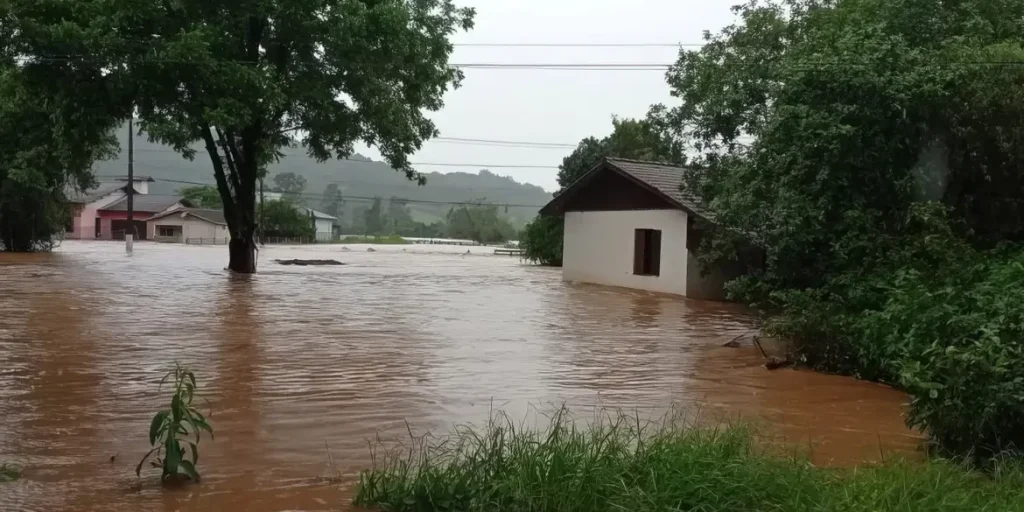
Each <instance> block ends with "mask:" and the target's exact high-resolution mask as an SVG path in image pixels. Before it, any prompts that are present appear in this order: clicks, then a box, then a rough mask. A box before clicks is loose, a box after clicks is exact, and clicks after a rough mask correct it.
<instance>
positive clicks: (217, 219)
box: [146, 208, 228, 226]
mask: <svg viewBox="0 0 1024 512" xmlns="http://www.w3.org/2000/svg"><path fill="white" fill-rule="evenodd" d="M171 215H179V216H181V215H188V216H190V217H195V218H197V219H202V220H205V221H206V222H209V223H211V224H219V225H221V226H227V225H228V223H227V221H225V220H224V212H223V211H221V210H206V209H203V208H178V209H175V210H171V211H169V212H167V213H165V214H163V215H156V216H154V217H151V218H149V219H146V222H149V221H151V220H157V219H162V218H164V217H170V216H171Z"/></svg>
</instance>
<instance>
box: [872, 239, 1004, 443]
mask: <svg viewBox="0 0 1024 512" xmlns="http://www.w3.org/2000/svg"><path fill="white" fill-rule="evenodd" d="M979 260H980V261H978V262H974V263H972V262H970V261H965V262H964V265H963V266H962V267H961V268H959V269H958V270H957V271H956V272H951V273H949V276H948V277H946V278H944V279H935V278H934V277H932V276H929V275H927V274H924V273H919V272H907V273H903V274H901V275H899V276H898V278H897V280H896V282H895V284H894V291H893V293H892V294H891V295H890V298H889V301H888V303H887V304H886V306H885V308H884V309H883V310H882V311H880V312H877V313H873V314H872V315H869V316H868V318H867V319H865V321H864V322H863V323H864V324H866V325H869V326H871V327H872V329H870V330H865V331H864V332H865V333H866V334H872V335H873V336H872V338H874V339H876V340H877V341H876V342H877V343H879V344H893V345H897V346H903V347H908V348H909V352H910V353H909V354H907V355H906V356H904V357H902V358H898V359H896V360H895V363H894V364H895V366H896V370H898V371H899V377H900V383H901V384H902V385H903V387H904V388H906V390H907V391H908V392H909V393H910V394H911V396H912V397H913V399H912V401H911V407H910V413H909V415H908V422H909V423H910V425H911V426H914V427H918V428H920V429H922V430H924V431H926V432H928V433H929V435H930V436H931V438H932V439H933V440H934V441H935V443H936V444H937V445H938V446H939V447H940V448H942V449H945V450H949V451H952V452H953V453H968V452H971V453H972V454H973V455H975V456H976V457H981V458H986V457H988V456H990V455H992V454H996V453H1000V452H1003V451H1007V450H1015V451H1019V450H1022V449H1024V251H1016V252H1011V253H1005V252H1002V251H999V252H995V253H984V254H982V255H981V256H980V258H979ZM883 324H884V325H888V327H889V329H888V331H887V334H886V335H885V336H881V329H880V327H881V326H882V325H883Z"/></svg>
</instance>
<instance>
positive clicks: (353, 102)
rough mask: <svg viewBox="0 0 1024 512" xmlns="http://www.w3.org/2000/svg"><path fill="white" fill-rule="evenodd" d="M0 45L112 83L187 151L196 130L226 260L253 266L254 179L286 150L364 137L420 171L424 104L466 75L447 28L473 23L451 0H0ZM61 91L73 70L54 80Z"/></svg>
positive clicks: (317, 151)
mask: <svg viewBox="0 0 1024 512" xmlns="http://www.w3.org/2000/svg"><path fill="white" fill-rule="evenodd" d="M3 9H4V13H3V14H5V16H4V18H3V19H4V29H3V30H0V37H2V38H3V39H4V40H3V41H0V43H2V44H0V48H4V49H5V51H6V52H9V53H10V54H12V55H19V56H22V57H23V58H24V59H25V60H26V61H27V62H30V63H33V64H37V65H40V66H45V67H48V68H50V69H55V70H56V69H64V68H69V67H70V68H74V69H77V70H81V72H82V73H88V74H91V75H92V76H93V77H94V78H95V83H94V84H93V86H95V87H101V88H109V89H110V90H112V91H115V95H114V96H115V98H114V101H113V102H112V108H110V109H107V111H108V112H115V113H119V114H120V116H121V119H124V118H125V117H126V116H127V113H128V112H129V108H128V107H129V106H131V105H134V108H135V109H136V111H137V113H138V116H139V118H140V123H139V126H140V130H143V131H144V132H145V133H147V134H148V135H149V137H151V138H152V139H154V140H157V141H160V142H162V143H165V144H168V145H170V146H172V147H173V148H174V149H175V150H177V151H178V152H180V153H181V154H182V155H184V156H186V157H188V158H191V157H193V156H194V150H193V149H192V146H191V144H192V143H195V142H198V141H202V142H203V144H204V146H205V150H206V152H207V153H208V154H209V156H210V159H211V162H212V167H213V174H214V177H215V179H216V182H217V190H218V191H219V192H220V195H221V199H222V201H223V203H224V213H225V219H226V220H227V223H228V229H229V231H230V233H231V243H230V245H229V252H230V261H229V264H228V267H229V268H230V269H231V270H234V271H236V272H244V273H251V272H254V271H255V269H256V259H255V250H256V244H255V237H254V236H255V231H256V190H257V181H258V180H259V179H260V178H261V177H263V176H264V175H265V169H266V167H267V165H268V164H269V163H271V162H272V161H274V160H275V159H276V158H277V156H278V154H279V150H280V149H281V148H284V147H287V146H290V145H293V144H296V143H298V144H302V145H303V147H305V149H306V150H307V151H308V153H309V154H310V155H312V156H314V157H316V158H317V159H319V160H326V159H328V158H331V157H345V156H348V155H351V154H352V152H353V144H354V142H356V141H357V140H363V141H365V142H367V143H369V144H374V145H376V146H377V147H378V148H379V149H380V151H381V153H382V154H383V156H384V158H385V159H386V160H387V161H388V162H389V163H390V164H391V166H392V167H393V168H394V169H397V170H398V171H400V172H404V173H405V174H406V175H407V176H408V177H409V178H410V179H417V180H420V181H421V182H422V176H421V175H419V174H418V173H417V172H416V171H415V170H413V169H412V167H411V166H410V164H409V161H408V155H409V154H411V153H412V152H414V151H415V150H416V149H418V148H419V147H420V146H421V144H422V142H423V141H424V140H426V139H428V138H430V137H432V136H434V135H435V134H436V133H437V130H436V129H435V127H434V124H433V123H432V122H431V121H430V120H429V119H427V118H426V117H425V115H424V112H425V111H434V110H437V109H439V108H440V107H441V106H442V95H443V94H444V92H445V91H446V90H447V89H448V88H449V87H450V86H457V85H458V83H459V81H460V79H461V77H462V75H461V74H460V72H459V71H458V70H456V69H455V68H453V67H451V66H449V65H448V56H449V55H450V53H451V51H452V45H451V43H450V42H449V40H448V38H449V37H450V36H451V34H453V33H454V32H456V31H457V30H460V29H469V28H470V27H471V25H472V19H473V11H472V9H459V8H456V7H455V6H454V5H453V3H452V2H451V0H406V1H401V2H397V1H391V2H378V1H367V0H262V1H258V2H257V1H253V0H242V1H237V2H212V3H211V2H210V1H209V0H178V1H174V2H99V3H88V4H87V5H86V4H82V3H81V2H66V1H64V0H7V1H6V2H4V5H3ZM61 85H65V86H66V88H65V91H66V92H67V94H69V95H70V94H72V93H73V92H75V91H76V87H77V84H75V83H74V82H71V83H68V84H63V83H61Z"/></svg>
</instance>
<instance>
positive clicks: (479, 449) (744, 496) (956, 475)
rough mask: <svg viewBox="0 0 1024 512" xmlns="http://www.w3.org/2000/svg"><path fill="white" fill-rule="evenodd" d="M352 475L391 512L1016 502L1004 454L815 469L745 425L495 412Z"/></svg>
mask: <svg viewBox="0 0 1024 512" xmlns="http://www.w3.org/2000/svg"><path fill="white" fill-rule="evenodd" d="M412 441H413V442H412V443H410V444H409V445H408V446H405V447H402V448H400V449H397V450H391V451H388V452H386V453H384V454H383V455H380V456H378V454H377V453H374V466H373V468H372V469H370V470H368V471H365V472H363V473H362V475H361V476H360V483H359V488H358V491H357V494H356V498H355V503H356V504H357V505H362V506H369V507H374V508H378V509H381V510H392V511H446V510H453V511H455V510H458V511H481V512H483V511H569V512H571V511H580V512H583V511H588V512H589V511H656V510H657V511H662V510H687V511H705V512H710V511H779V512H782V511H786V512H791V511H837V512H838V511H862V510H863V511H906V512H919V511H944V512H945V511H965V512H967V511H970V512H974V511H982V510H991V511H997V510H998V511H1003V510H1024V473H1022V472H1021V471H1019V470H1018V467H1019V466H1017V465H1016V464H1012V463H1005V464H1002V465H999V466H998V467H997V469H996V470H994V472H993V473H992V474H989V475H983V474H980V473H978V472H975V471H972V470H970V469H968V468H967V467H966V466H961V465H958V464H954V463H951V462H947V461H933V462H927V463H909V462H897V463H891V464H887V465H884V466H873V467H864V468H859V469H855V470H851V469H844V470H837V469H823V468H817V467H814V466H812V465H811V464H810V463H808V462H807V461H806V459H804V458H801V457H797V456H782V455H780V454H779V451H780V450H778V449H773V448H765V446H766V444H765V443H760V442H758V435H757V432H756V431H755V430H754V429H752V428H749V427H746V426H737V427H729V428H722V429H702V428H694V427H691V426H688V425H684V424H682V423H680V422H675V421H668V422H662V423H659V424H644V423H642V422H640V421H638V420H636V419H635V418H631V417H618V418H613V419H610V420H606V421H603V422H601V423H600V424H597V425H589V426H585V427H578V426H576V424H575V423H574V422H572V421H570V420H568V419H567V415H566V414H564V413H561V414H559V415H557V416H556V417H555V418H554V419H553V420H552V421H551V424H550V425H549V426H548V427H547V428H546V429H545V430H542V431H527V430H522V429H521V428H520V427H517V426H516V425H514V424H513V423H512V422H511V421H508V418H506V417H500V418H499V419H497V420H492V421H491V422H490V424H489V425H488V426H486V427H485V428H481V429H476V428H472V427H460V428H457V429H456V430H455V432H454V433H453V434H452V435H451V436H449V437H447V438H443V439H432V438H429V437H426V438H421V439H412Z"/></svg>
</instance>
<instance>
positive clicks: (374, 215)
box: [363, 197, 385, 235]
mask: <svg viewBox="0 0 1024 512" xmlns="http://www.w3.org/2000/svg"><path fill="white" fill-rule="evenodd" d="M363 218H364V219H366V220H365V229H366V234H368V235H380V234H383V233H384V224H385V221H384V211H383V209H382V206H381V199H380V198H379V197H375V198H373V205H372V206H370V207H369V208H367V209H366V212H365V213H364V214H363Z"/></svg>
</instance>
